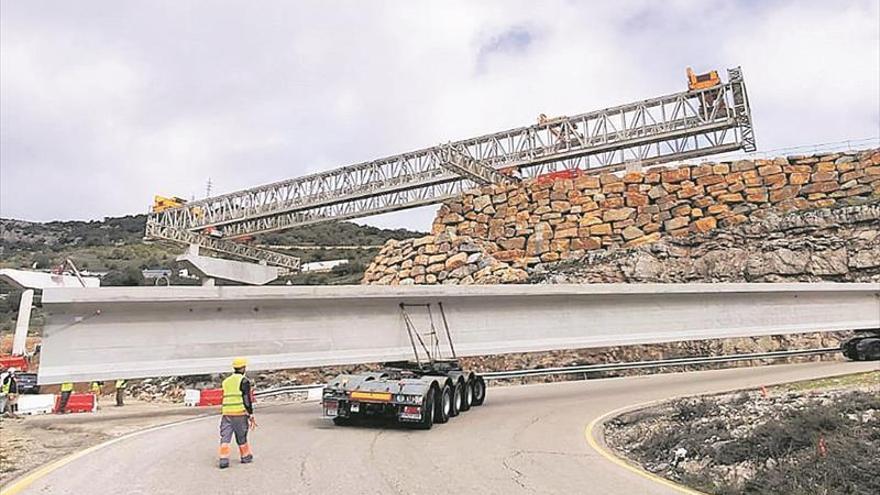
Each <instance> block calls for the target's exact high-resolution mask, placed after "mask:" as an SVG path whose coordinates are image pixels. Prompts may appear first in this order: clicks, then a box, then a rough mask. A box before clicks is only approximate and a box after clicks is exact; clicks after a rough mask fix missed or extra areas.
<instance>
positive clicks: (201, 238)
mask: <svg viewBox="0 0 880 495" xmlns="http://www.w3.org/2000/svg"><path fill="white" fill-rule="evenodd" d="M146 237H147V238H149V239H157V240H166V241H175V242H180V243H183V244H197V245H198V246H199V247H201V248H203V249H207V250H209V251H214V252H216V253H220V254H226V255H231V256H237V257H239V258H245V259H249V260H253V261H257V262H263V263H266V264H268V265H272V266H278V267H282V268H286V269H288V270H290V271H298V270H299V267H300V259H299V258H297V257H295V256H288V255H286V254H281V253H277V252H275V251H269V250H267V249H260V248H257V247H254V246H249V245H247V244H242V243H240V242H233V241H228V240H225V239H216V238H214V237H210V236H206V235H202V234H199V233H196V232H191V231H189V230H181V229H176V228H174V227H167V226H164V225H159V224H155V223H149V222H148V223H147V231H146Z"/></svg>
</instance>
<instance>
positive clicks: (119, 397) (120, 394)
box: [116, 380, 128, 407]
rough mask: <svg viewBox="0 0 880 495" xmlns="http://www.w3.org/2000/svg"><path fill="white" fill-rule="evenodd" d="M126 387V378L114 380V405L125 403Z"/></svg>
mask: <svg viewBox="0 0 880 495" xmlns="http://www.w3.org/2000/svg"><path fill="white" fill-rule="evenodd" d="M127 387H128V381H127V380H116V407H122V406H124V405H125V403H124V402H125V389H126V388H127Z"/></svg>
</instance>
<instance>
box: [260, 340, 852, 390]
mask: <svg viewBox="0 0 880 495" xmlns="http://www.w3.org/2000/svg"><path fill="white" fill-rule="evenodd" d="M832 352H840V348H839V347H822V348H818V349H793V350H787V351H771V352H756V353H750V354H728V355H725V356H699V357H692V358H677V359H659V360H655V361H634V362H630V363H609V364H588V365H583V366H563V367H559V368H537V369H528V370H514V371H490V372H487V373H479V375H480V376H482V377H483V378H484V379H486V380H506V379H511V378H523V377H529V376H545V375H570V374H577V373H595V372H599V371H621V370H631V369H644V368H663V367H667V366H687V365H693V364H710V363H726V362H733V361H752V360H755V359H780V358H788V357H796V356H812V355H817V354H829V353H832ZM316 388H324V384H323V383H313V384H310V385H291V386H285V387H278V388H273V389H269V390H262V391H259V392H255V393H254V395H255V396H257V397H273V396H276V395H282V394H288V393H296V392H308V391H309V390H312V389H316Z"/></svg>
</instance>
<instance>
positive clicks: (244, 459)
mask: <svg viewBox="0 0 880 495" xmlns="http://www.w3.org/2000/svg"><path fill="white" fill-rule="evenodd" d="M252 462H254V455H253V454H248V455H246V456H244V457H242V458H241V463H242V464H250V463H252Z"/></svg>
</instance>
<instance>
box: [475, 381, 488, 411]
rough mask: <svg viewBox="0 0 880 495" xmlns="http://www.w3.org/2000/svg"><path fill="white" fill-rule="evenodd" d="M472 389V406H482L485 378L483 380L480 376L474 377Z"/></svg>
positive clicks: (484, 393)
mask: <svg viewBox="0 0 880 495" xmlns="http://www.w3.org/2000/svg"><path fill="white" fill-rule="evenodd" d="M473 389H474V401H473V404H472V405H474V406H482V405H483V401H485V400H486V380H483V377H482V376H478V377H476V378H475V379H474V384H473Z"/></svg>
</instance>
